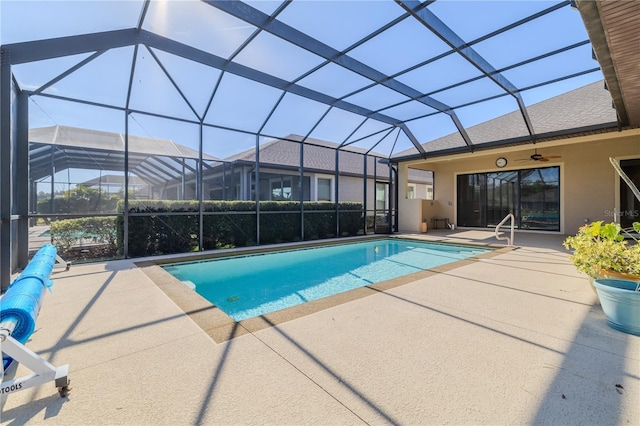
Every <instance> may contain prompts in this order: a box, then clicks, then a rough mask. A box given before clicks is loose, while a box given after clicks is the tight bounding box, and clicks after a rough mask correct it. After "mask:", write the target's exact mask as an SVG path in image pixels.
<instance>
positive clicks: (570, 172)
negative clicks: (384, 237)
mask: <svg viewBox="0 0 640 426" xmlns="http://www.w3.org/2000/svg"><path fill="white" fill-rule="evenodd" d="M534 148H537V149H538V152H539V153H541V154H543V155H559V156H561V158H558V159H553V160H550V161H548V162H535V161H530V160H524V161H520V159H527V158H528V157H529V156H530V155H531V154H533V152H534ZM498 157H505V158H506V159H507V160H508V163H507V166H506V167H504V168H502V169H499V168H498V167H496V165H495V160H496V158H498ZM609 157H613V158H616V159H618V160H622V159H629V158H640V129H635V130H629V131H625V132H619V133H609V134H606V135H592V136H587V137H580V138H573V139H568V140H564V141H553V142H552V143H539V144H536V146H535V147H534V146H533V145H527V146H526V148H523V147H516V148H506V149H502V150H501V151H497V150H494V151H487V152H476V153H474V154H464V155H459V156H455V157H453V156H452V157H448V158H445V157H441V158H438V159H433V160H426V161H412V162H405V163H401V164H400V165H399V181H400V182H401V183H400V187H399V191H400V192H399V213H400V216H399V229H400V230H401V231H412V232H416V231H418V230H419V226H420V224H419V223H416V220H415V218H416V216H417V215H416V213H415V212H413V211H411V210H412V209H416V208H421V205H419V204H416V203H415V202H414V201H413V200H407V199H406V184H405V183H406V176H407V166H409V165H411V167H416V168H423V169H425V170H432V171H433V172H434V200H433V202H432V203H431V202H426V203H423V204H424V205H425V210H426V211H422V212H420V214H421V215H422V216H423V217H427V218H429V220H431V218H432V217H448V218H449V220H450V221H451V222H453V223H455V220H456V175H457V174H465V173H477V172H490V171H505V170H517V169H526V168H532V167H546V166H560V194H561V195H560V198H561V200H560V203H561V204H560V205H561V211H560V218H561V219H560V232H561V233H564V234H573V233H575V232H576V231H577V230H578V228H579V227H580V226H582V225H583V224H584V223H585V220H588V221H594V220H604V221H612V220H613V211H614V208H615V209H618V210H619V208H620V201H619V195H618V194H619V178H618V175H617V173H616V172H615V170H614V168H613V166H612V165H611V164H610V162H609ZM418 216H419V215H418Z"/></svg>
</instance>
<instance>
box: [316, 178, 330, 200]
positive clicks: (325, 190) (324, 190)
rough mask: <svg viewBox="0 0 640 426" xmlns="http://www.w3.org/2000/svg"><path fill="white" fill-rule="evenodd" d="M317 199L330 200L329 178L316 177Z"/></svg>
mask: <svg viewBox="0 0 640 426" xmlns="http://www.w3.org/2000/svg"><path fill="white" fill-rule="evenodd" d="M317 185H318V187H317V192H318V195H317V200H318V201H332V200H331V179H326V178H318V182H317Z"/></svg>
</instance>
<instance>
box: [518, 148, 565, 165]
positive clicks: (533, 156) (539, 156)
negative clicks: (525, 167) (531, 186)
mask: <svg viewBox="0 0 640 426" xmlns="http://www.w3.org/2000/svg"><path fill="white" fill-rule="evenodd" d="M553 158H561V156H560V155H542V154H538V148H536V149H535V152H534V153H533V154H531V155H530V156H529V158H520V159H517V160H516V161H529V160H533V161H543V162H544V161H549V160H550V159H553Z"/></svg>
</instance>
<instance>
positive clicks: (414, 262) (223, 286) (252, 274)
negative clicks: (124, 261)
mask: <svg viewBox="0 0 640 426" xmlns="http://www.w3.org/2000/svg"><path fill="white" fill-rule="evenodd" d="M491 250H492V249H490V248H485V247H476V246H463V245H454V244H444V243H431V242H420V241H412V240H401V239H397V238H389V239H382V240H375V241H367V242H358V243H348V244H339V245H330V246H321V247H314V248H304V249H297V250H288V251H281V252H269V253H264V254H252V255H245V256H235V257H226V258H220V259H211V260H202V261H196V262H188V263H177V264H171V265H165V266H163V268H164V269H165V270H166V271H167V272H169V273H170V274H171V275H173V276H174V277H175V278H177V279H178V280H180V281H182V282H183V283H184V284H185V285H188V286H190V287H192V288H193V289H194V290H195V291H196V292H198V293H199V294H200V295H201V296H203V297H204V298H205V299H207V300H208V301H210V302H211V303H212V304H214V305H216V306H217V307H218V308H220V309H221V310H222V311H223V312H225V313H226V314H227V315H228V316H230V317H231V318H233V319H234V320H235V321H241V320H244V319H248V318H253V317H256V316H260V315H264V314H267V313H269V312H274V311H277V310H280V309H284V308H287V307H291V306H295V305H298V304H301V303H305V302H308V301H311V300H316V299H320V298H323V297H327V296H331V295H334V294H338V293H342V292H345V291H349V290H352V289H355V288H359V287H363V286H367V285H370V284H375V283H378V282H382V281H386V280H390V279H393V278H397V277H400V276H404V275H408V274H411V273H414V272H418V271H423V270H426V269H430V268H434V267H436V266H440V265H443V264H447V263H451V262H456V261H458V260H462V259H466V258H469V257H472V256H476V255H479V254H482V253H486V252H487V251H491Z"/></svg>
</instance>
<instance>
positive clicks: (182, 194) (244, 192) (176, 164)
mask: <svg viewBox="0 0 640 426" xmlns="http://www.w3.org/2000/svg"><path fill="white" fill-rule="evenodd" d="M302 140H303V138H302V137H301V136H298V135H289V136H286V137H284V138H282V139H275V140H271V141H269V142H266V143H264V144H262V145H261V146H260V153H259V158H260V164H259V169H258V176H259V180H260V185H259V186H258V187H259V199H260V200H274V201H282V200H299V199H300V198H301V194H302V199H303V200H307V201H309V200H310V201H331V202H333V201H336V188H337V191H338V200H340V201H355V202H363V201H364V199H365V197H364V187H365V183H364V179H363V176H364V175H365V158H366V175H367V185H366V186H367V196H366V199H367V208H368V209H369V210H373V209H374V206H375V208H377V209H378V210H382V209H386V208H388V195H389V166H388V165H387V164H386V163H384V164H383V163H380V162H378V160H379V159H380V158H382V157H381V156H379V155H376V154H375V153H373V154H371V153H369V154H368V155H366V156H365V153H366V151H365V150H362V149H358V148H355V147H346V148H343V149H340V150H338V153H336V150H337V148H338V147H339V144H336V143H332V142H327V141H322V140H318V139H306V140H305V142H304V149H303V155H304V172H303V173H302V176H301V175H300V169H299V167H298V164H299V162H300V146H301V143H300V142H301V141H302ZM29 141H30V144H29V147H30V148H29V149H30V154H29V165H30V178H31V182H32V185H34V188H33V190H32V193H33V194H36V193H38V192H40V193H42V192H44V193H47V194H52V193H54V190H53V189H52V188H54V187H55V186H56V185H58V184H63V186H65V187H73V186H75V185H78V184H82V185H84V186H88V187H94V188H101V189H103V190H105V191H107V192H109V193H113V192H119V191H121V190H122V189H123V188H124V173H125V157H124V145H125V139H124V135H123V134H121V133H113V132H104V131H97V130H92V129H82V128H75V127H69V126H51V127H44V128H36V129H31V130H30V132H29ZM128 146H129V156H128V168H126V170H128V172H129V191H130V192H129V194H130V199H156V200H158V199H169V200H183V199H185V200H195V199H197V192H196V179H195V177H196V174H197V160H198V158H199V155H198V152H197V151H196V150H194V149H191V148H189V147H186V146H184V145H180V144H177V143H175V142H173V141H171V140H168V139H157V138H150V137H140V136H134V135H129V138H128ZM202 158H203V160H204V161H203V171H202V175H203V179H202V182H203V198H204V199H205V200H254V199H255V190H256V185H255V179H256V152H255V149H250V150H247V151H244V152H241V153H238V154H236V155H233V156H231V157H228V158H225V159H219V158H216V157H213V156H211V155H208V154H204V153H203V156H202ZM336 161H337V164H338V170H339V172H338V173H337V174H336V172H335V170H336ZM70 171H73V172H74V174H75V175H76V176H84V177H83V178H78V177H76V178H75V179H74V178H69V177H68V176H69V175H70ZM88 171H93V172H92V173H90V175H89V176H86V174H87V172H88ZM95 171H99V173H100V176H98V177H93V176H96V172H95ZM88 177H90V178H89V179H88ZM49 196H50V195H49ZM376 197H377V199H376Z"/></svg>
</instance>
